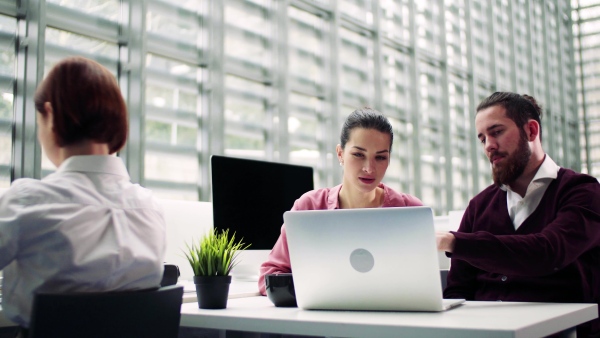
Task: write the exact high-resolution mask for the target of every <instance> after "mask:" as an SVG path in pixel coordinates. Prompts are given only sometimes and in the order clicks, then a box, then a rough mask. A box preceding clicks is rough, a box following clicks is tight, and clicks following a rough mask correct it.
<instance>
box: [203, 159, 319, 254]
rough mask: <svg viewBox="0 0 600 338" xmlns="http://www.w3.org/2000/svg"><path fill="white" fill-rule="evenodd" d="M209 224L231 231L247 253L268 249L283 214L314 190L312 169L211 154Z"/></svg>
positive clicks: (276, 234)
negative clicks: (245, 245) (211, 209)
mask: <svg viewBox="0 0 600 338" xmlns="http://www.w3.org/2000/svg"><path fill="white" fill-rule="evenodd" d="M210 162H211V178H212V205H213V222H214V227H215V229H217V230H220V229H229V232H230V233H231V232H233V231H235V234H236V238H237V239H240V238H241V237H243V238H244V242H245V243H248V244H250V247H249V248H248V249H250V250H270V249H272V248H273V245H274V244H275V242H276V241H277V238H278V237H279V234H280V232H281V225H282V224H283V213H284V212H286V211H288V210H290V209H291V208H292V206H293V205H294V201H296V199H298V198H299V197H300V196H302V194H304V193H305V192H307V191H309V190H312V189H314V183H313V168H312V167H308V166H300V165H292V164H285V163H277V162H268V161H258V160H249V159H242V158H235V157H227V156H217V155H213V156H211V159H210Z"/></svg>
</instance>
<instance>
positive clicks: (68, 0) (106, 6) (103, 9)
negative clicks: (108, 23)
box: [48, 0, 121, 21]
mask: <svg viewBox="0 0 600 338" xmlns="http://www.w3.org/2000/svg"><path fill="white" fill-rule="evenodd" d="M48 2H49V3H54V4H57V5H60V6H63V7H68V8H72V9H76V10H78V11H81V12H84V13H87V14H92V15H94V16H99V17H102V18H105V19H109V20H112V21H119V19H120V17H121V1H120V0H48Z"/></svg>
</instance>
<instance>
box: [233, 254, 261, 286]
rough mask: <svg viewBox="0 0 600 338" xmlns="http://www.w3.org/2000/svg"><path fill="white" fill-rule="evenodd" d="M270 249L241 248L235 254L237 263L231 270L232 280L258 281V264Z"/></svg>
mask: <svg viewBox="0 0 600 338" xmlns="http://www.w3.org/2000/svg"><path fill="white" fill-rule="evenodd" d="M270 252H271V250H242V251H240V252H239V255H238V256H237V262H238V264H237V265H236V266H235V267H234V268H233V270H231V276H232V278H233V279H234V280H237V281H243V282H258V276H259V274H260V272H259V269H260V265H261V264H262V263H263V262H264V261H266V260H267V257H269V253H270Z"/></svg>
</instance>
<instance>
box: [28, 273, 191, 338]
mask: <svg viewBox="0 0 600 338" xmlns="http://www.w3.org/2000/svg"><path fill="white" fill-rule="evenodd" d="M182 299H183V287H181V286H176V285H173V286H167V287H162V288H159V289H157V290H148V291H123V292H94V293H84V292H77V293H38V294H36V295H35V297H34V301H33V310H32V315H31V323H30V326H29V337H30V338H44V337H63V338H64V337H86V338H90V337H102V338H105V337H111V338H118V337H123V338H138V337H139V338H144V337H161V338H169V337H173V338H176V337H177V335H178V334H179V319H180V317H181V303H182Z"/></svg>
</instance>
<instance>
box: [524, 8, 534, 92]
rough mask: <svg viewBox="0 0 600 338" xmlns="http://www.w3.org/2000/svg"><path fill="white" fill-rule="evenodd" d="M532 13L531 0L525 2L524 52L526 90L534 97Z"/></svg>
mask: <svg viewBox="0 0 600 338" xmlns="http://www.w3.org/2000/svg"><path fill="white" fill-rule="evenodd" d="M532 11H533V5H532V4H531V0H525V26H526V27H527V47H526V48H527V52H526V54H527V60H529V67H527V72H528V74H527V75H529V83H528V86H529V88H528V89H527V90H528V91H529V92H530V93H531V94H530V95H535V93H536V91H535V84H536V81H535V76H534V72H533V68H534V67H535V66H534V65H535V64H536V63H535V60H534V59H533V50H532V48H533V47H532V46H533V43H534V38H533V32H534V29H533V25H535V23H534V22H533V20H532V19H531V15H532ZM532 22H533V23H532Z"/></svg>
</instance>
